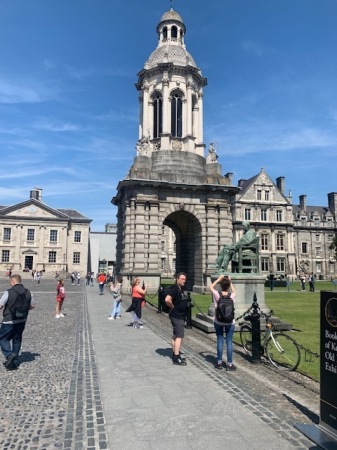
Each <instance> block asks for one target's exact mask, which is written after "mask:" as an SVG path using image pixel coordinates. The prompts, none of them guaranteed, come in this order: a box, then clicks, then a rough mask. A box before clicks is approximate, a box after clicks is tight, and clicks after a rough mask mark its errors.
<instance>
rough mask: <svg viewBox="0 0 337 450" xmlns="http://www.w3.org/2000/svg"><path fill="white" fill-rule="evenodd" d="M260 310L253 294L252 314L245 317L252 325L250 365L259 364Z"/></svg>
mask: <svg viewBox="0 0 337 450" xmlns="http://www.w3.org/2000/svg"><path fill="white" fill-rule="evenodd" d="M259 311H260V308H259V305H258V303H257V298H256V293H254V297H253V303H252V313H251V314H250V315H249V316H247V317H245V319H246V320H249V321H250V322H251V324H252V363H260V362H261V327H260V312H259Z"/></svg>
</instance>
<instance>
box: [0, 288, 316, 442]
mask: <svg viewBox="0 0 337 450" xmlns="http://www.w3.org/2000/svg"><path fill="white" fill-rule="evenodd" d="M25 285H26V286H27V287H28V288H32V290H33V292H34V295H35V297H36V300H37V303H38V307H37V308H36V309H35V310H34V311H32V313H31V314H30V317H29V322H28V324H27V327H26V330H25V333H24V340H23V347H22V356H21V360H22V364H21V366H20V368H19V370H17V371H13V372H6V371H5V369H4V368H3V367H2V365H1V367H0V372H1V390H0V432H1V433H0V448H1V449H29V450H31V449H32V450H35V449H36V450H38V449H57V448H60V449H61V448H63V449H65V450H73V449H92V450H93V449H105V448H107V449H125V450H128V449H129V448H130V449H131V448H132V449H134V448H137V449H171V448H172V449H175V450H179V449H189V448H191V449H192V448H193V449H204V448H205V447H207V446H209V447H212V448H213V449H220V448H221V449H222V448H224V447H226V446H228V447H230V448H231V449H234V450H241V449H242V450H243V449H264V448H265V449H267V448H268V449H275V450H277V449H298V450H299V449H308V448H310V449H314V448H316V447H315V446H314V444H312V443H311V442H310V441H308V440H307V439H306V438H305V437H304V436H303V435H302V434H301V433H299V432H298V431H297V430H296V429H295V428H294V427H293V424H294V423H295V422H300V423H312V422H313V421H317V419H318V415H317V414H318V405H319V404H318V385H317V383H314V382H311V381H310V380H308V379H305V378H304V377H301V376H298V375H296V374H293V375H291V376H290V377H287V376H285V375H284V374H280V373H278V372H275V371H273V370H271V369H270V368H269V367H268V366H265V365H257V366H255V365H254V366H252V365H251V364H250V363H249V362H248V361H247V360H246V359H245V358H244V357H243V356H242V355H241V352H240V350H236V352H235V362H236V363H237V365H238V369H239V370H238V371H237V372H235V373H227V372H224V371H216V370H215V369H214V368H213V362H214V360H215V343H214V340H212V337H206V336H205V335H204V334H200V333H198V332H197V331H195V330H192V331H190V330H188V331H187V337H186V339H185V341H184V350H185V353H186V356H187V358H188V365H187V366H186V367H176V366H173V365H172V362H171V359H170V357H171V350H170V345H169V342H170V334H171V328H170V324H169V321H168V319H167V317H165V316H164V315H160V314H157V313H156V312H155V310H154V309H153V308H151V307H146V308H145V309H144V320H145V322H146V324H145V326H144V328H143V329H141V330H135V329H133V328H132V327H130V326H129V320H130V315H129V314H123V317H122V319H121V320H116V321H109V320H107V317H108V315H109V313H110V307H111V296H110V295H109V293H108V292H107V291H106V293H105V295H104V296H99V295H98V290H97V287H93V288H91V287H88V288H85V287H84V285H82V286H76V285H75V286H71V285H70V283H69V282H68V281H67V284H66V290H67V299H66V301H65V313H66V317H65V318H64V319H58V320H57V319H55V317H54V316H55V314H54V309H55V281H51V280H43V281H42V284H41V285H40V286H37V285H35V284H32V282H31V281H30V280H29V281H25ZM6 288H7V282H6V281H5V280H1V281H0V291H3V290H4V289H6ZM127 304H128V300H127V299H126V300H125V301H124V306H126V305H127Z"/></svg>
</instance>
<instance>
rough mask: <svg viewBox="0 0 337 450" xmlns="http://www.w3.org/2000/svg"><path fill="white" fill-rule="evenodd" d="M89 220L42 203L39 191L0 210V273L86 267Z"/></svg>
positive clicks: (74, 212) (69, 270)
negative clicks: (26, 269)
mask: <svg viewBox="0 0 337 450" xmlns="http://www.w3.org/2000/svg"><path fill="white" fill-rule="evenodd" d="M90 222H91V220H90V219H88V218H86V217H84V216H82V214H80V213H79V212H78V211H76V210H69V209H53V208H50V207H49V206H47V205H46V204H45V203H43V202H42V190H41V189H34V190H32V191H31V193H30V198H29V200H26V201H24V202H21V203H18V204H15V205H11V206H1V207H0V246H1V255H0V258H1V260H0V271H4V272H6V271H7V270H8V269H9V268H11V269H12V272H18V273H22V272H23V270H24V269H25V268H28V269H30V270H32V269H36V270H43V271H44V272H45V275H46V276H51V275H52V274H55V272H62V271H68V272H71V271H75V270H76V271H77V272H81V274H82V275H84V274H85V273H86V271H87V268H88V247H89V245H88V243H89V227H90Z"/></svg>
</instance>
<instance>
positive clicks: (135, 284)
mask: <svg viewBox="0 0 337 450" xmlns="http://www.w3.org/2000/svg"><path fill="white" fill-rule="evenodd" d="M146 289H147V286H145V288H144V289H143V288H141V287H140V278H138V277H136V278H134V279H133V280H132V286H131V297H132V303H131V306H130V307H129V308H128V309H127V310H126V312H130V313H131V314H132V315H133V328H138V329H139V328H142V327H143V326H142V325H141V324H140V323H139V319H141V317H142V303H143V302H145V295H146Z"/></svg>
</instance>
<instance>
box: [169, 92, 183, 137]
mask: <svg viewBox="0 0 337 450" xmlns="http://www.w3.org/2000/svg"><path fill="white" fill-rule="evenodd" d="M182 124H183V102H182V93H181V92H179V91H176V92H174V93H173V94H172V101H171V134H172V137H182V135H183V129H182V128H183V127H182Z"/></svg>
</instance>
